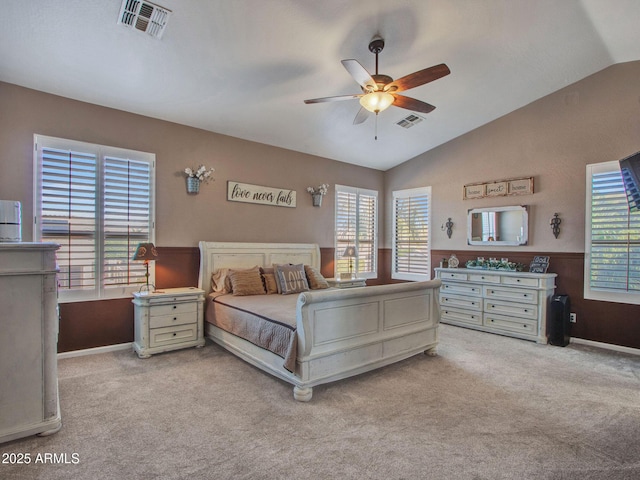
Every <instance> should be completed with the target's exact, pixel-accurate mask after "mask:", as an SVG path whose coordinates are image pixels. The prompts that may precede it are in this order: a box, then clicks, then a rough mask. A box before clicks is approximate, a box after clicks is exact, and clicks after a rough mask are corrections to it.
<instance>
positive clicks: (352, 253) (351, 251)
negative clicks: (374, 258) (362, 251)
mask: <svg viewBox="0 0 640 480" xmlns="http://www.w3.org/2000/svg"><path fill="white" fill-rule="evenodd" d="M342 256H343V257H346V258H356V257H357V256H358V251H357V250H356V247H352V246H348V247H347V248H345V249H344V253H343V254H342Z"/></svg>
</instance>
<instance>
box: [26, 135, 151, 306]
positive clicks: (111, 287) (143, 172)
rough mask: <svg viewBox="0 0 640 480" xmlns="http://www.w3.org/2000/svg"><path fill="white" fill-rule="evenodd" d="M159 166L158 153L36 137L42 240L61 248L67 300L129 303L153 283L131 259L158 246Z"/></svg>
mask: <svg viewBox="0 0 640 480" xmlns="http://www.w3.org/2000/svg"><path fill="white" fill-rule="evenodd" d="M154 163H155V156H154V155H153V154H150V153H144V152H136V151H130V150H123V149H117V148H113V147H105V146H101V145H93V144H87V143H82V142H76V141H71V140H64V139H58V138H52V137H45V136H40V135H36V136H35V168H34V172H35V175H34V177H35V188H34V193H35V202H34V205H35V208H34V216H35V238H36V240H37V241H43V242H55V243H59V244H60V249H59V250H58V254H57V255H58V267H59V270H60V271H59V274H58V284H59V296H60V300H61V301H63V302H64V301H76V300H94V299H103V298H117V297H122V296H128V295H129V294H130V293H131V292H133V291H135V290H137V289H138V288H139V287H140V285H141V284H142V283H145V282H146V278H145V267H144V264H143V263H142V262H135V261H132V260H131V258H132V257H133V254H134V252H135V249H136V246H137V245H138V243H140V242H153V241H154V216H153V212H154V205H153V199H154V193H153V185H154V178H155V176H154ZM150 273H151V275H153V273H154V269H153V264H151V265H150ZM152 280H153V277H151V278H150V281H152Z"/></svg>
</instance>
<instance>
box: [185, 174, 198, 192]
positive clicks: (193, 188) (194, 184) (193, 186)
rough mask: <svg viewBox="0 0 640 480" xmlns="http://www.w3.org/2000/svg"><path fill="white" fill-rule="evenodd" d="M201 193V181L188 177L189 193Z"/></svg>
mask: <svg viewBox="0 0 640 480" xmlns="http://www.w3.org/2000/svg"><path fill="white" fill-rule="evenodd" d="M199 191H200V180H198V179H197V178H196V177H187V193H198V192H199Z"/></svg>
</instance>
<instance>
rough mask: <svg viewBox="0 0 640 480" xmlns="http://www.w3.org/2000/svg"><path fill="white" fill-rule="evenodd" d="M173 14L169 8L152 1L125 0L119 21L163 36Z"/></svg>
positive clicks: (152, 34)
mask: <svg viewBox="0 0 640 480" xmlns="http://www.w3.org/2000/svg"><path fill="white" fill-rule="evenodd" d="M169 15H171V10H168V9H166V8H164V7H161V6H159V5H155V4H153V3H151V2H143V1H141V0H123V1H122V8H121V9H120V16H119V17H118V23H119V24H121V25H124V26H126V27H131V28H135V29H136V30H140V31H141V32H144V33H148V34H149V35H151V36H152V37H156V38H161V37H162V34H163V33H164V29H165V27H166V26H167V21H168V20H169Z"/></svg>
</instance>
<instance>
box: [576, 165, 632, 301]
mask: <svg viewBox="0 0 640 480" xmlns="http://www.w3.org/2000/svg"><path fill="white" fill-rule="evenodd" d="M586 204H587V208H586V222H585V223H586V231H585V243H586V244H585V275H584V277H585V286H584V297H585V298H588V299H592V300H603V301H611V302H621V303H634V304H640V211H637V210H630V209H629V205H628V203H627V196H626V192H625V189H624V184H623V180H622V175H621V173H620V166H619V163H618V162H606V163H599V164H593V165H587V202H586Z"/></svg>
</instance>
